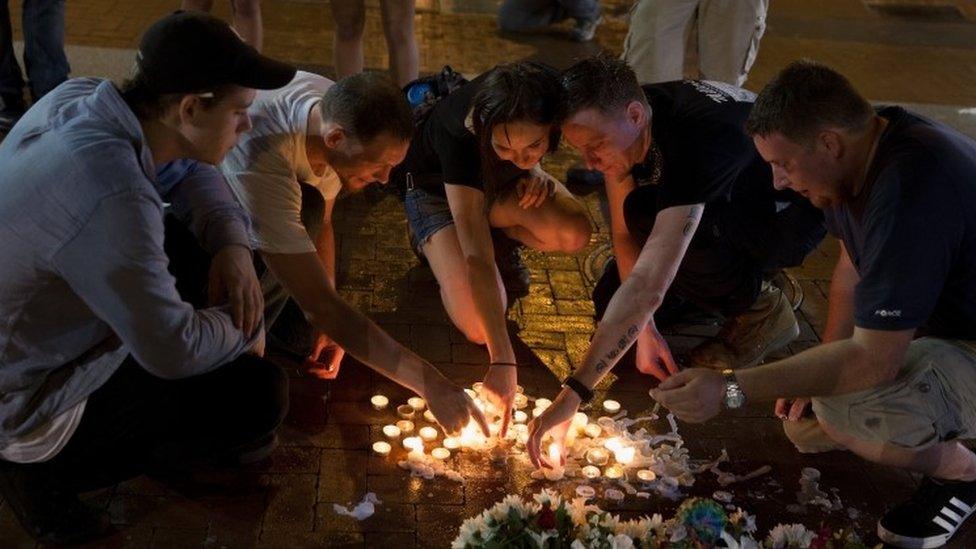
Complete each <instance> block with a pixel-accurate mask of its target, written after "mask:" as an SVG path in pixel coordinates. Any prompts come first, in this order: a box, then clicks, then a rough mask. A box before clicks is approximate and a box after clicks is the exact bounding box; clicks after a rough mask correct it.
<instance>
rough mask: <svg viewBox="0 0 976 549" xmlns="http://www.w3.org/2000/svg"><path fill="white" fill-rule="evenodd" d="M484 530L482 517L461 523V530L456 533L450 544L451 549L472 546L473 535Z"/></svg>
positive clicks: (462, 548)
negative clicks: (456, 535)
mask: <svg viewBox="0 0 976 549" xmlns="http://www.w3.org/2000/svg"><path fill="white" fill-rule="evenodd" d="M486 528H487V527H486V525H485V521H484V519H483V518H482V515H478V516H476V517H471V518H469V519H465V521H464V522H462V523H461V530H460V532H459V533H458V537H457V538H455V539H454V541H453V542H452V543H451V549H464V548H465V547H467V546H468V545H473V544H474V540H475V534H477V533H479V532H483V531H484V530H485V529H486Z"/></svg>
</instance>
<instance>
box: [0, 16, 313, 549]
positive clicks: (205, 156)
mask: <svg viewBox="0 0 976 549" xmlns="http://www.w3.org/2000/svg"><path fill="white" fill-rule="evenodd" d="M294 73H295V71H294V69H293V68H291V67H289V66H288V65H285V64H282V63H278V62H276V61H273V60H271V59H269V58H266V57H262V56H260V55H259V54H258V53H257V52H256V51H255V50H254V49H253V48H251V47H250V46H247V45H245V44H244V43H243V42H242V41H241V40H240V38H239V37H238V36H237V35H236V33H234V31H232V30H231V28H230V27H229V26H228V25H227V24H226V23H223V22H222V21H220V20H219V19H216V18H214V17H211V16H208V15H205V14H200V13H192V14H191V13H176V14H172V15H170V16H167V17H165V18H163V19H161V20H160V21H158V22H156V23H155V24H154V25H153V26H152V27H150V29H149V30H148V31H147V32H146V34H145V35H144V36H143V38H142V42H141V44H140V49H139V54H138V58H137V71H136V75H135V76H134V78H133V80H132V81H131V82H130V83H127V84H126V85H124V86H123V89H119V88H117V87H116V86H115V85H114V84H113V83H111V82H108V81H102V80H97V79H75V80H70V81H68V82H66V83H64V84H63V85H61V86H59V87H58V88H57V89H55V90H54V91H52V92H51V93H49V94H48V95H47V96H45V97H44V99H43V100H42V101H39V102H38V103H37V104H35V105H34V106H33V107H32V108H31V109H30V111H28V113H27V114H26V115H25V116H24V117H23V118H22V119H21V120H20V122H19V123H18V124H17V125H16V126H15V128H14V129H13V131H12V132H11V133H10V134H9V135H8V136H7V138H6V140H5V141H4V142H3V144H2V145H0V165H3V166H4V170H3V175H2V176H0V219H2V220H3V221H2V222H0V318H3V320H2V321H0V493H2V495H3V498H4V501H5V502H6V503H7V504H8V505H9V506H10V507H11V509H12V510H13V512H14V514H15V515H16V516H17V518H18V519H19V521H20V523H21V524H22V525H23V526H24V528H25V529H26V530H27V531H28V532H29V533H30V534H31V535H32V536H34V537H35V538H37V539H38V540H39V541H42V542H49V543H80V542H84V541H86V540H89V539H93V538H96V537H98V536H100V535H102V534H104V533H106V531H107V530H108V526H107V521H106V520H105V517H104V516H103V515H102V514H101V513H100V512H99V511H97V510H95V509H94V508H92V507H90V506H87V505H85V504H83V503H82V502H81V501H80V500H79V499H78V494H80V493H82V492H85V491H89V490H92V489H95V488H99V487H103V486H108V485H111V484H114V483H116V482H119V481H121V480H123V479H126V478H129V477H132V476H136V475H138V474H141V473H143V472H146V471H149V470H151V469H153V468H155V467H156V466H157V465H160V464H166V465H174V464H178V465H179V464H196V463H199V462H202V461H207V460H212V459H240V458H247V457H250V458H256V457H261V456H263V455H265V454H266V453H267V451H268V448H270V447H271V445H272V444H273V440H274V431H275V429H276V427H277V426H278V424H279V423H280V421H281V419H282V418H283V416H284V413H285V410H286V408H287V380H286V378H285V377H284V375H283V373H282V372H281V371H280V370H279V369H278V368H277V367H276V366H274V365H272V364H271V363H269V362H266V361H264V360H263V359H261V358H260V355H261V354H262V353H263V334H264V332H263V328H262V326H261V322H260V313H261V308H262V306H261V304H260V302H258V303H250V304H249V305H247V306H245V305H244V303H245V302H246V301H247V300H246V299H242V298H241V296H240V295H235V296H232V297H231V300H230V301H231V304H232V305H233V306H232V309H233V310H234V312H233V313H232V314H227V313H225V312H224V311H223V310H221V309H203V310H195V309H194V308H193V307H192V306H191V305H190V304H188V303H186V302H184V301H183V300H182V299H181V297H180V295H179V293H178V292H177V288H176V284H175V280H174V278H173V276H172V275H171V274H170V273H169V271H168V269H167V266H168V258H167V255H166V253H165V251H164V246H163V241H164V222H163V215H164V214H163V212H164V209H163V203H164V200H165V201H167V202H170V201H171V202H173V203H174V205H176V206H178V209H179V208H183V209H184V211H187V212H190V215H191V216H203V217H202V218H200V219H196V220H194V223H193V224H192V225H193V226H194V227H196V228H197V229H198V231H199V234H198V237H199V238H200V240H201V241H202V242H203V243H204V247H205V248H207V249H208V250H209V251H211V252H212V253H213V254H214V261H215V273H216V274H215V276H216V279H217V280H220V281H221V282H222V283H223V284H224V286H225V287H234V288H240V287H250V288H252V291H253V289H254V288H257V285H256V283H255V277H254V273H253V268H252V267H251V264H250V250H249V249H248V247H247V246H248V242H247V226H246V217H245V216H243V215H242V214H239V213H234V212H233V208H232V207H229V206H228V204H232V202H230V203H229V202H228V201H227V200H226V199H227V198H228V197H231V195H230V194H229V191H228V190H227V189H226V188H224V189H223V193H222V194H221V192H220V189H217V192H216V194H214V193H210V192H196V191H198V190H200V189H195V188H193V186H194V185H196V184H198V183H199V184H203V183H201V182H204V183H205V182H209V183H207V184H212V183H213V181H214V180H215V179H214V177H213V176H214V175H215V172H214V171H213V168H212V166H205V165H203V164H199V165H195V166H194V165H192V164H193V162H194V161H199V162H202V163H206V164H216V163H219V162H220V160H221V158H222V157H223V156H224V154H225V153H226V152H227V151H228V150H229V149H230V148H231V147H233V146H234V144H235V143H236V141H237V139H238V136H239V135H240V134H241V133H242V132H244V131H246V130H248V129H249V128H250V122H249V119H248V115H247V107H248V105H249V104H250V102H251V101H252V99H253V97H254V94H255V92H254V90H255V89H269V88H277V87H280V86H283V85H284V84H286V83H287V82H288V81H289V80H290V79H291V78H292V77H293V75H294ZM180 159H185V160H180ZM174 161H180V162H181V163H182V164H181V165H179V166H175V167H173V169H172V170H168V169H166V168H164V166H166V165H167V164H169V163H172V162H174ZM171 166H172V165H171ZM208 170H209V172H208ZM157 171H159V172H160V173H161V174H163V175H162V176H161V177H157V175H156V174H157ZM208 173H209V175H208ZM167 174H168V175H167ZM174 174H178V175H179V177H183V178H184V180H182V181H181V182H179V185H178V187H179V188H177V186H174V185H173V181H172V180H171V179H169V178H170V177H172V176H173V175H174ZM216 180H217V181H220V179H219V177H217V179H216ZM234 265H245V266H246V267H247V268H251V269H252V270H251V271H247V270H246V269H245V270H244V271H235V270H234V268H233V266H234ZM256 297H257V299H258V300H260V292H257V296H256ZM252 301H253V300H252Z"/></svg>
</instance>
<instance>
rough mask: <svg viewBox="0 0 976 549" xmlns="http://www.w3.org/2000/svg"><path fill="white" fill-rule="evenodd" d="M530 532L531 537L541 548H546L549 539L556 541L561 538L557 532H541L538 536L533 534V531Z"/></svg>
mask: <svg viewBox="0 0 976 549" xmlns="http://www.w3.org/2000/svg"><path fill="white" fill-rule="evenodd" d="M528 532H529V536H531V537H532V539H533V540H534V541H535V542H536V543H537V544H539V547H545V546H546V540H547V539H555V538H558V537H559V533H558V532H556V531H555V530H546V531H545V532H540V533H538V534H536V533H535V532H532V531H531V530H530V531H528Z"/></svg>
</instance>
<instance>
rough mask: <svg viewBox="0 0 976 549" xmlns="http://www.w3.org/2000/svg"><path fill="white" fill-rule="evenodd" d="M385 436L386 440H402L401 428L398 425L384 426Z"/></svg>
mask: <svg viewBox="0 0 976 549" xmlns="http://www.w3.org/2000/svg"><path fill="white" fill-rule="evenodd" d="M383 434H384V435H386V438H400V428H399V427H397V426H396V425H384V426H383Z"/></svg>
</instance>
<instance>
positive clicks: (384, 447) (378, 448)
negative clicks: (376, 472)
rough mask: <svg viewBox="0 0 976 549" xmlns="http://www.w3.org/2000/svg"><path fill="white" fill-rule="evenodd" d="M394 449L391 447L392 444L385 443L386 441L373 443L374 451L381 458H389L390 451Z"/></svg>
mask: <svg viewBox="0 0 976 549" xmlns="http://www.w3.org/2000/svg"><path fill="white" fill-rule="evenodd" d="M392 449H393V447H392V446H390V443H389V442H384V441H382V440H381V441H379V442H374V443H373V451H374V452H376V453H377V454H379V455H381V456H388V455H390V450H392Z"/></svg>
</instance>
